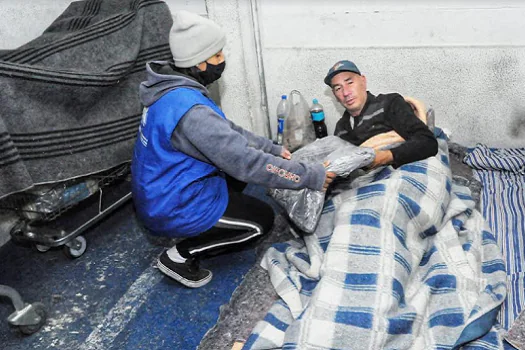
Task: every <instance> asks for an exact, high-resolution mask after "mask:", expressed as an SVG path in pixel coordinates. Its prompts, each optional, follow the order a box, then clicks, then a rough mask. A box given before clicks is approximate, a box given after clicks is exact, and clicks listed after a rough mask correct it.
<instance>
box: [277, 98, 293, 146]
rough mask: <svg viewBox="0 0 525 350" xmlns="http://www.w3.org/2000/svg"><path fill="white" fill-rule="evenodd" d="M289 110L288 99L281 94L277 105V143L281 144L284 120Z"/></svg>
mask: <svg viewBox="0 0 525 350" xmlns="http://www.w3.org/2000/svg"><path fill="white" fill-rule="evenodd" d="M289 111H290V106H289V101H288V99H287V97H286V95H282V96H281V101H279V104H278V105H277V144H279V145H282V144H283V133H284V121H285V119H286V118H287V117H288V113H289Z"/></svg>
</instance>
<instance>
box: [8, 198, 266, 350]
mask: <svg viewBox="0 0 525 350" xmlns="http://www.w3.org/2000/svg"><path fill="white" fill-rule="evenodd" d="M257 191H258V190H255V192H257ZM252 192H253V191H252ZM259 193H261V192H260V191H259ZM84 237H85V238H86V239H87V242H88V249H87V251H86V252H85V253H84V255H82V256H81V257H79V258H78V259H75V260H72V259H70V258H68V257H67V256H66V255H65V254H63V252H62V250H61V249H52V250H50V251H48V252H46V253H40V252H37V251H36V250H35V249H32V248H31V247H25V246H19V245H15V244H14V243H13V242H8V243H6V244H5V245H4V246H2V247H1V248H0V284H6V285H9V286H11V287H13V288H16V289H17V291H18V292H19V293H20V294H21V295H22V298H23V299H24V301H25V302H27V303H34V302H42V303H43V304H44V305H45V306H46V308H47V311H48V320H47V323H46V324H45V325H44V326H43V328H42V329H41V330H40V331H39V332H37V333H35V334H33V335H30V336H23V335H21V334H20V332H19V330H18V329H17V328H13V327H9V325H8V322H7V317H8V316H9V315H10V314H11V313H12V312H13V311H14V308H13V306H12V304H11V303H10V302H9V299H6V298H2V299H1V300H0V349H9V350H26V349H81V350H82V349H90V350H91V349H100V350H111V349H114V350H117V349H118V350H123V349H130V350H131V349H134V350H135V349H148V350H154V349H178V350H185V349H195V348H196V346H197V345H198V344H199V342H200V340H201V339H202V337H203V336H204V334H205V333H206V332H207V330H208V329H209V328H210V327H212V326H213V325H214V324H215V323H216V320H217V317H218V315H219V307H220V306H221V305H222V304H225V303H227V302H228V300H229V299H230V296H231V294H232V293H233V291H234V290H235V288H236V287H237V286H238V285H239V284H240V282H241V281H242V278H243V276H244V275H245V274H246V272H247V271H248V270H249V269H250V267H251V266H252V265H253V264H254V262H255V253H254V251H253V250H250V251H245V252H241V253H236V254H232V255H230V256H222V257H216V258H213V259H210V260H205V261H204V262H203V263H202V265H203V267H208V268H210V269H211V270H212V271H213V274H214V277H213V280H212V282H211V283H210V284H208V285H206V286H205V287H203V288H200V289H187V288H185V287H183V286H181V285H179V284H178V283H176V282H174V281H172V280H170V279H169V278H167V277H165V276H164V275H162V274H161V273H160V272H159V271H158V270H157V269H156V267H155V265H156V259H157V257H158V255H159V254H160V253H161V252H162V251H163V250H164V247H163V244H159V242H158V241H155V240H153V239H151V237H148V236H147V234H146V233H145V232H144V231H143V229H141V228H140V226H139V225H138V224H137V221H136V219H135V216H134V213H133V208H132V205H131V203H128V204H126V205H124V206H123V207H121V208H120V209H118V210H117V211H116V212H114V213H113V214H112V215H111V216H109V217H108V218H106V219H105V220H103V221H102V222H100V223H99V224H98V225H96V226H94V227H92V228H90V229H89V230H88V231H86V232H85V234H84Z"/></svg>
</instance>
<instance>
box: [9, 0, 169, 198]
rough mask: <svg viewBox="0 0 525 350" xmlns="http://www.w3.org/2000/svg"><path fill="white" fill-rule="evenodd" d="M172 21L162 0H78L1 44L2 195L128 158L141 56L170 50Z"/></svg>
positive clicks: (150, 57)
mask: <svg viewBox="0 0 525 350" xmlns="http://www.w3.org/2000/svg"><path fill="white" fill-rule="evenodd" d="M27 20H28V21H30V20H31V19H30V18H28V19H27ZM171 24H172V19H171V14H170V11H169V8H168V6H167V5H166V4H165V3H164V2H163V1H158V0H87V1H77V2H73V3H71V5H70V6H69V7H68V8H67V9H66V10H65V11H64V13H62V14H61V15H60V16H59V17H58V18H57V19H56V20H55V21H54V22H53V23H52V24H51V25H50V26H49V28H47V29H46V30H45V31H44V33H43V34H42V35H41V36H40V37H38V38H36V39H35V40H33V41H31V42H29V43H27V44H26V45H23V46H21V47H19V48H18V49H15V50H10V51H2V52H1V53H0V107H1V108H0V198H1V197H3V196H5V195H7V194H10V193H12V192H16V191H20V190H24V189H26V188H29V187H31V186H33V185H35V184H39V183H46V182H55V181H61V180H66V179H69V178H74V177H78V176H82V175H86V174H91V173H95V172H98V171H101V170H105V169H108V168H111V167H113V166H115V165H118V164H121V163H123V162H126V161H129V160H130V159H131V153H132V148H133V143H134V141H135V137H136V133H137V129H138V125H139V123H140V117H141V113H142V106H141V104H140V101H139V98H138V86H139V83H140V82H141V81H142V80H145V63H146V61H149V60H153V59H160V60H163V59H170V58H171V54H170V50H169V45H168V35H169V29H170V27H171Z"/></svg>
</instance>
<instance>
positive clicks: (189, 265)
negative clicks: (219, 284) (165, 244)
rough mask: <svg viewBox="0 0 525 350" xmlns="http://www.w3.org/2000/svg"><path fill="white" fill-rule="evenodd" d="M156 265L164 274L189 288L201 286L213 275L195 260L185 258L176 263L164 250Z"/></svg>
mask: <svg viewBox="0 0 525 350" xmlns="http://www.w3.org/2000/svg"><path fill="white" fill-rule="evenodd" d="M157 267H158V268H159V270H160V271H161V272H162V273H164V274H165V275H167V276H169V277H171V278H173V279H174V280H175V281H177V282H179V283H182V284H183V285H185V286H186V287H190V288H199V287H202V286H203V285H205V284H207V283H208V282H210V281H211V277H212V276H213V274H212V273H211V271H210V270H206V269H201V268H199V264H198V262H197V260H195V259H187V260H186V262H183V263H176V262H173V260H171V259H170V258H169V257H168V254H167V253H166V252H164V253H162V254H161V255H160V256H159V260H158V261H157Z"/></svg>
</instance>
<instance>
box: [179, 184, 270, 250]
mask: <svg viewBox="0 0 525 350" xmlns="http://www.w3.org/2000/svg"><path fill="white" fill-rule="evenodd" d="M226 181H227V183H228V195H229V201H228V207H227V208H226V211H225V212H224V215H223V216H222V217H221V218H220V219H219V221H218V222H217V223H216V224H215V225H214V226H213V227H212V228H210V229H209V230H207V231H205V232H203V233H201V234H200V235H198V236H195V237H190V238H186V239H183V240H181V241H180V242H178V243H177V244H176V246H177V250H178V251H179V253H180V255H182V256H183V257H185V258H190V257H199V258H206V257H211V256H216V255H220V254H226V253H231V252H235V251H240V250H243V249H248V248H251V247H252V246H254V245H255V244H256V243H257V242H258V241H259V240H260V239H261V238H262V237H263V236H265V235H266V234H267V233H268V232H270V230H271V228H272V226H273V220H274V213H273V209H272V207H271V206H270V205H269V204H267V203H265V202H263V201H261V200H259V199H257V198H254V197H251V196H248V195H245V194H243V193H242V191H243V190H244V188H245V187H246V183H244V182H240V181H238V180H235V179H234V178H232V177H229V176H227V177H226Z"/></svg>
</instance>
